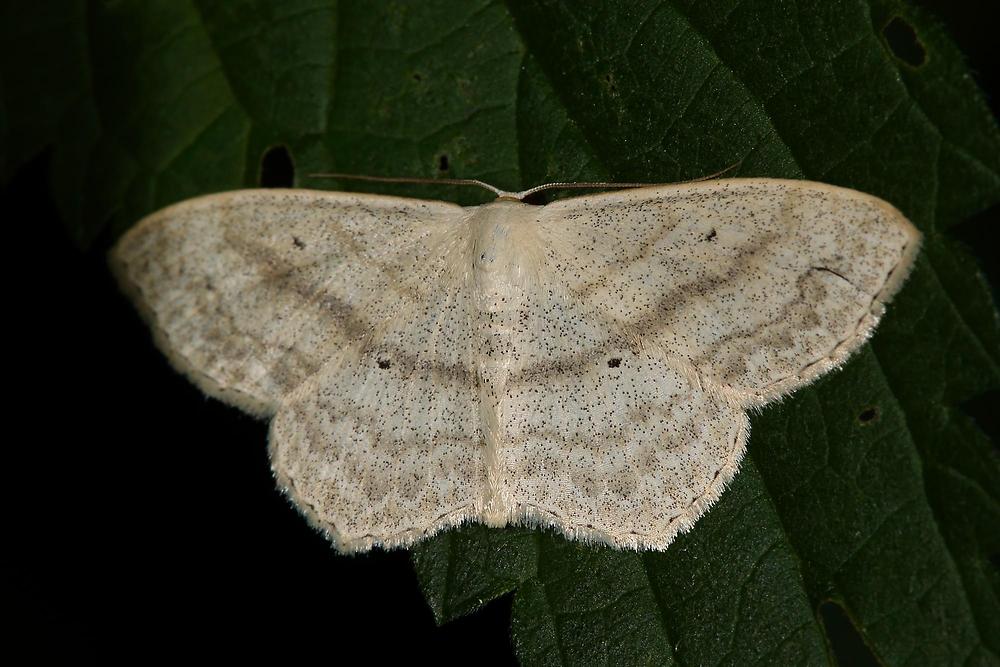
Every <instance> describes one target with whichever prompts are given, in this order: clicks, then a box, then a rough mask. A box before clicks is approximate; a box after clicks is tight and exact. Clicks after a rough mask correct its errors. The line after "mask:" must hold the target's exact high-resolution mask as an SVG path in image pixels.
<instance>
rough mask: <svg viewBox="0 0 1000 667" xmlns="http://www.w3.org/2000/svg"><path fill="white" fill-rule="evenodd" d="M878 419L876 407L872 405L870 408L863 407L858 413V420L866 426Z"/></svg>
mask: <svg viewBox="0 0 1000 667" xmlns="http://www.w3.org/2000/svg"><path fill="white" fill-rule="evenodd" d="M877 419H878V408H877V407H875V406H874V405H873V406H872V407H870V408H865V409H864V410H862V411H861V414H859V415H858V421H859V422H861V425H862V426H867V425H868V424H871V423H872V422H874V421H876V420H877Z"/></svg>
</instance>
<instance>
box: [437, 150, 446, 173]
mask: <svg viewBox="0 0 1000 667" xmlns="http://www.w3.org/2000/svg"><path fill="white" fill-rule="evenodd" d="M438 171H448V156H447V155H445V154H443V153H442V154H441V155H440V156H439V157H438Z"/></svg>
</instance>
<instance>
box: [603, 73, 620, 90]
mask: <svg viewBox="0 0 1000 667" xmlns="http://www.w3.org/2000/svg"><path fill="white" fill-rule="evenodd" d="M604 82H605V83H606V84H608V92H610V93H611V94H614V93H617V92H618V86H616V85H615V78H614V77H613V76H611V74H610V73H608V74H605V75H604Z"/></svg>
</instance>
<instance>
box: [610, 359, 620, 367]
mask: <svg viewBox="0 0 1000 667" xmlns="http://www.w3.org/2000/svg"><path fill="white" fill-rule="evenodd" d="M621 365H622V360H621V359H619V358H618V357H615V358H613V359H608V368H618V367H619V366H621Z"/></svg>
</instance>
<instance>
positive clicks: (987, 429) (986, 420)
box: [962, 389, 1000, 449]
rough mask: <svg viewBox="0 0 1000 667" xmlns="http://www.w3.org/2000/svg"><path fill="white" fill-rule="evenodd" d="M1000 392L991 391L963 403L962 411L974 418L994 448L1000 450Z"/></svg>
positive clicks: (996, 390)
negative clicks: (999, 412) (998, 412)
mask: <svg viewBox="0 0 1000 667" xmlns="http://www.w3.org/2000/svg"><path fill="white" fill-rule="evenodd" d="M998 405H1000V390H998V389H991V390H989V391H984V392H983V393H982V394H979V395H978V396H975V397H973V398H971V399H969V400H967V401H964V402H963V403H962V411H963V412H965V414H967V415H969V416H970V417H972V420H973V421H974V422H976V425H977V426H978V427H979V428H980V429H982V430H983V432H984V433H986V435H987V437H988V438H989V439H990V440H991V441H992V442H993V446H994V447H995V448H997V449H1000V414H997V408H996V406H998Z"/></svg>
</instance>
